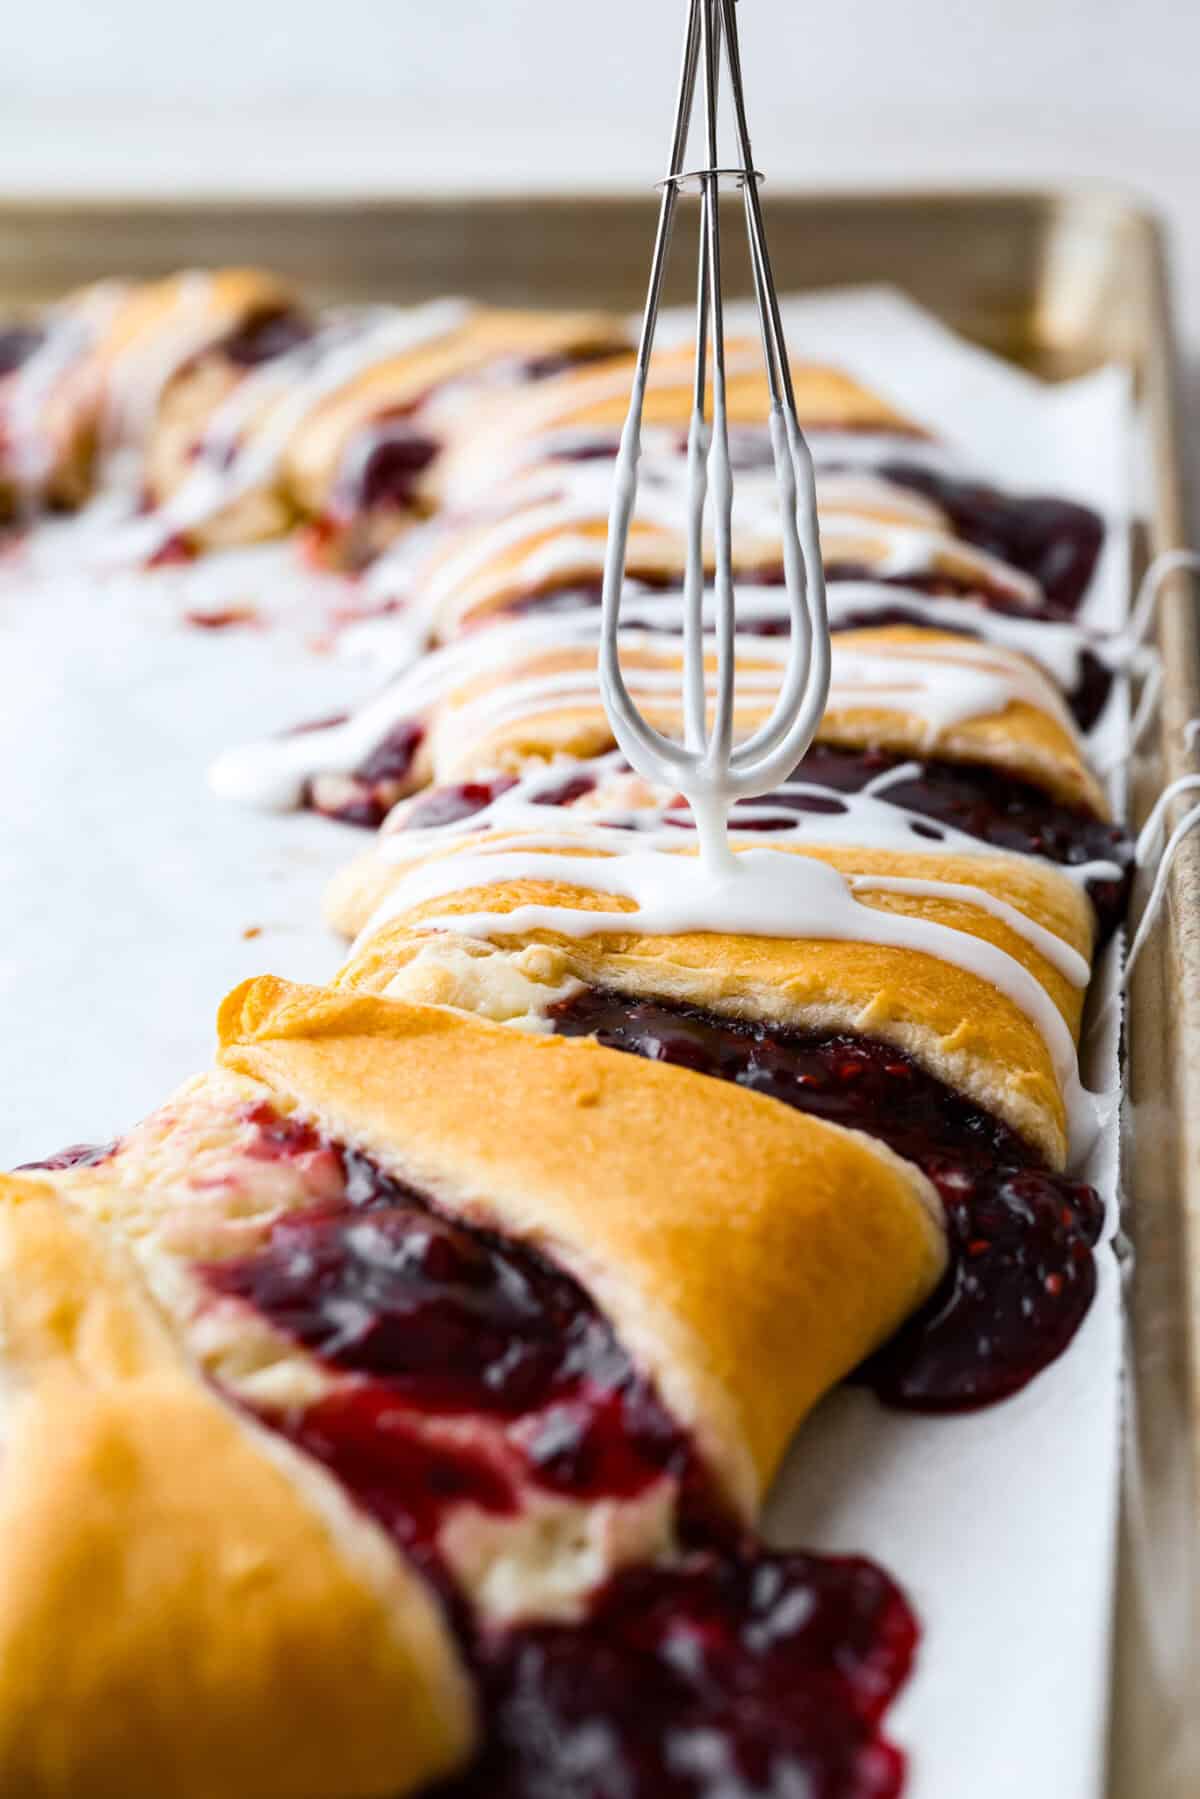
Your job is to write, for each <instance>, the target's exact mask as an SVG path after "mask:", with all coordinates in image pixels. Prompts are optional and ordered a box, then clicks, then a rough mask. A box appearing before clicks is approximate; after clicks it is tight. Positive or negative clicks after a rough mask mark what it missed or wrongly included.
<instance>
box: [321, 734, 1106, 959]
mask: <svg viewBox="0 0 1200 1799" xmlns="http://www.w3.org/2000/svg"><path fill="white" fill-rule="evenodd" d="M909 761H910V759H909V758H907V757H903V756H897V755H893V754H891V753H890V752H888V751H886V750H849V749H839V748H837V747H835V746H834V745H831V744H820V743H818V744H814V745H813V746H812V748H811V749H810V750H809V751H808V753H807V754H806V755H805V757H804V759H803V761H802V762H800V763H799V764H798V765H797V767H796V768H795V769H794V770H793V775H792V778H793V780H796V781H806V782H809V783H811V784H812V785H813V786H815V787H828V788H831V789H833V794H831V795H830V796H829V797H828V798H825V797H824V796H822V795H819V794H812V793H786V792H777V793H772V794H768V795H767V796H766V797H765V798H764V799H762V800H759V801H753V802H749V803H747V804H744V805H742V806H739V807H738V809H737V810H736V811H735V813H734V815H733V823H734V825H735V826H736V828H737V829H738V830H739V831H764V832H766V831H779V830H786V829H788V828H789V822H790V821H789V820H787V819H781V818H778V817H776V818H771V817H764V816H760V814H761V813H762V811H763V809H764V808H766V807H768V806H769V807H771V808H772V809H774V810H776V811H779V810H785V811H790V812H796V813H800V812H811V813H821V812H826V813H837V812H840V811H843V810H844V808H843V807H842V805H841V804H840V802H839V801H838V800H837V799H836V797H834V795H835V794H836V793H857V792H858V791H859V790H860V789H861V788H863V787H865V786H866V784H867V783H868V781H873V780H875V779H877V778H878V776H879V775H881V774H886V773H887V772H888V770H890V769H893V768H899V767H900V766H901V764H902V763H906V764H907V763H908V762H909ZM916 766H917V769H918V772H917V773H915V774H912V775H909V776H907V777H906V778H905V779H904V780H902V781H896V782H894V783H893V784H892V785H891V786H889V787H888V788H887V789H886V790H885V796H884V797H886V798H887V799H888V800H889V801H892V802H893V803H894V804H895V805H897V806H900V807H903V808H904V809H905V810H906V811H908V812H913V813H916V814H917V815H918V816H919V817H921V818H927V819H929V820H930V824H929V829H928V832H927V833H921V834H927V835H928V837H929V840H930V842H931V843H939V842H942V841H944V838H943V833H942V832H941V831H940V830H939V828H938V827H939V826H940V825H949V826H951V827H952V828H953V829H954V830H957V831H962V832H964V833H965V834H966V835H967V836H969V837H978V838H979V839H980V840H981V841H982V842H984V843H990V844H994V845H995V847H996V848H997V849H1004V850H1018V851H1020V852H1021V853H1022V854H1023V855H1027V856H1042V857H1044V858H1045V859H1046V860H1047V861H1049V862H1057V863H1058V864H1059V865H1060V866H1063V867H1067V868H1078V867H1081V866H1082V865H1083V864H1085V863H1088V862H1114V863H1116V864H1117V865H1118V867H1119V869H1120V871H1121V872H1120V873H1119V874H1118V875H1117V876H1116V877H1115V878H1111V879H1109V878H1105V877H1102V876H1096V877H1094V878H1092V879H1089V881H1088V883H1087V890H1088V894H1089V896H1090V898H1091V900H1092V904H1093V906H1094V907H1095V909H1096V918H1097V926H1098V932H1099V939H1100V941H1101V942H1105V941H1107V939H1108V938H1109V937H1110V936H1111V935H1112V933H1113V931H1114V930H1115V929H1116V927H1117V925H1118V924H1119V923H1120V922H1121V920H1122V918H1123V917H1124V915H1125V908H1126V905H1127V903H1128V898H1129V884H1130V881H1131V879H1132V874H1133V845H1132V843H1131V841H1130V838H1129V836H1128V834H1127V833H1126V832H1125V831H1124V830H1122V829H1121V828H1120V826H1118V825H1110V824H1106V823H1105V822H1104V820H1103V819H1098V818H1095V817H1093V816H1092V814H1091V813H1089V812H1085V811H1083V810H1082V809H1078V808H1075V807H1071V806H1065V805H1063V804H1062V803H1061V802H1060V801H1058V800H1054V799H1051V798H1050V796H1049V794H1047V793H1044V792H1043V791H1042V789H1041V788H1040V787H1033V786H1031V785H1030V784H1029V783H1028V782H1025V781H1019V780H1016V779H1014V778H1013V776H1011V775H1009V774H1008V773H1006V772H1005V771H1003V770H999V769H992V768H987V767H985V766H983V765H976V764H972V763H962V764H960V763H956V762H939V761H933V760H931V761H924V762H920V763H918V764H917V765H916ZM512 785H513V782H512V781H511V780H510V779H508V778H507V777H504V776H501V777H499V778H497V779H495V780H492V781H466V782H462V783H460V784H458V785H455V786H447V787H434V788H431V789H430V791H429V792H428V793H427V794H425V795H423V796H422V797H421V798H420V799H419V800H417V801H416V802H415V803H414V805H413V807H412V810H411V811H410V812H409V814H408V816H407V818H406V819H405V820H404V825H403V829H405V830H406V831H408V830H428V829H431V828H433V827H435V826H438V825H444V824H457V823H459V822H461V820H463V819H465V818H471V817H472V816H473V815H474V814H475V813H477V812H482V811H483V810H484V809H485V807H487V806H490V805H491V803H492V801H493V800H495V799H497V798H498V797H499V795H500V794H502V793H505V792H507V790H508V789H509V788H510V787H511V786H512ZM595 787H596V780H595V777H594V776H592V775H588V774H579V775H573V776H568V777H567V778H565V779H564V780H563V782H562V783H561V784H559V785H557V786H554V787H550V788H544V789H543V790H542V791H541V792H540V793H538V794H537V795H536V796H535V803H536V804H538V805H542V806H569V805H571V804H572V803H573V802H574V801H575V800H577V799H581V798H583V797H584V795H585V794H588V793H591V792H593V791H594V790H595ZM337 816H339V817H346V813H345V812H344V811H343V812H340V813H338V814H337ZM596 816H597V817H598V818H599V817H601V814H599V813H597V815H596ZM351 822H355V821H354V820H352V821H351ZM603 822H604V823H606V824H609V825H619V824H621V823H622V822H623V821H622V820H621V819H619V818H605V819H604V820H603ZM669 822H670V823H671V824H674V825H677V826H678V827H679V828H680V829H681V830H690V829H691V828H692V823H691V817H690V814H685V813H683V812H680V813H679V814H677V815H675V816H673V817H672V818H671V819H670V820H669Z"/></svg>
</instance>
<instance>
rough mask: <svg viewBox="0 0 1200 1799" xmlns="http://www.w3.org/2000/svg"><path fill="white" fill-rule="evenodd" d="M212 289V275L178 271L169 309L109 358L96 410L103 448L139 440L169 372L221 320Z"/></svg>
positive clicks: (201, 343) (200, 346)
mask: <svg viewBox="0 0 1200 1799" xmlns="http://www.w3.org/2000/svg"><path fill="white" fill-rule="evenodd" d="M215 295H216V283H215V280H214V278H213V276H212V275H209V274H205V273H203V272H201V271H199V270H196V269H190V270H188V271H187V272H186V273H185V274H182V275H180V276H179V277H178V280H177V284H176V289H175V294H174V298H173V300H172V303H171V307H170V310H169V315H168V316H167V317H166V318H164V319H161V320H159V321H157V322H156V323H155V324H154V325H153V326H152V327H151V328H150V329H149V330H148V331H146V332H145V333H144V334H142V335H140V336H137V337H135V338H134V339H133V341H132V342H131V343H129V344H127V345H126V346H125V348H124V349H123V350H121V351H120V352H118V354H117V355H116V356H115V357H114V358H113V361H112V363H111V364H110V366H109V369H108V373H107V377H106V381H105V391H104V395H103V400H102V405H101V416H100V436H101V441H102V442H103V444H104V446H105V448H106V450H110V451H111V450H117V449H120V448H121V447H122V445H130V444H141V443H142V442H144V440H145V438H146V436H147V434H148V432H149V429H150V426H151V424H152V423H153V420H154V415H155V412H156V410H157V408H158V403H159V400H160V399H161V397H162V394H163V390H164V389H165V388H166V386H167V384H168V382H169V381H170V380H171V377H172V376H173V375H174V374H176V373H177V371H178V370H179V369H180V368H182V367H183V365H184V363H185V362H187V361H188V360H189V358H191V357H192V356H194V355H195V354H196V353H197V351H199V350H202V349H203V348H204V347H205V345H206V344H207V343H208V342H209V341H210V340H211V338H212V335H213V330H214V326H216V328H217V329H220V328H221V326H222V325H224V324H225V322H226V321H225V318H224V315H223V314H220V313H216V312H215V311H214V304H213V303H214V299H215Z"/></svg>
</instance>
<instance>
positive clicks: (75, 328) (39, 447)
mask: <svg viewBox="0 0 1200 1799" xmlns="http://www.w3.org/2000/svg"><path fill="white" fill-rule="evenodd" d="M127 293H128V289H127V288H126V287H125V286H124V285H123V284H121V283H120V282H116V281H106V282H102V283H101V284H100V285H99V286H97V287H94V288H91V289H89V291H88V292H87V293H86V294H85V295H84V296H82V298H80V299H78V300H76V301H74V302H72V303H71V304H70V305H67V306H60V307H54V308H52V309H51V310H50V311H49V312H47V314H46V315H45V317H44V319H43V320H42V327H43V330H44V336H43V338H42V341H41V343H40V344H38V346H37V348H36V349H35V350H34V351H33V354H32V355H31V356H28V357H27V358H26V359H25V361H24V362H23V363H22V364H21V366H20V367H19V368H18V369H17V370H16V371H15V373H14V374H13V376H12V379H11V382H10V384H9V388H8V393H7V395H6V396H5V401H4V435H5V438H6V448H7V461H8V468H7V471H6V472H7V473H9V474H10V476H11V478H12V480H13V482H14V484H15V485H16V487H17V490H18V492H19V493H20V494H21V495H22V496H24V497H25V498H33V497H35V496H36V495H37V493H38V492H39V491H40V489H41V488H42V487H43V485H44V484H45V482H46V481H47V480H48V478H49V476H50V474H51V472H52V466H53V459H54V448H53V444H52V443H51V441H50V439H49V438H48V436H47V434H46V428H45V424H46V421H45V409H46V406H47V404H48V403H49V401H50V399H51V396H52V395H53V393H54V390H55V388H56V387H57V386H58V384H59V382H60V381H61V380H63V378H64V377H65V376H66V375H68V374H69V373H70V371H71V370H72V369H73V368H75V367H76V366H77V365H78V364H79V363H81V362H82V360H83V358H84V357H85V356H86V355H87V354H88V352H89V350H91V348H92V347H93V345H94V344H95V343H96V340H97V339H98V338H99V337H100V336H101V335H102V334H103V332H104V331H105V330H106V329H107V327H108V326H109V325H110V324H111V322H112V320H113V318H114V316H115V314H116V312H117V311H118V309H119V308H120V306H121V304H122V302H123V301H124V299H125V298H126V295H127Z"/></svg>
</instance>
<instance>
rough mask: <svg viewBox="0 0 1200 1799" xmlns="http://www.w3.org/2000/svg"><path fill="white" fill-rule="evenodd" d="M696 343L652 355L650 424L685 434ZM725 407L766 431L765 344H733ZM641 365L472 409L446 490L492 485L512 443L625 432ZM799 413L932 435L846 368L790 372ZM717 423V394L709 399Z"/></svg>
mask: <svg viewBox="0 0 1200 1799" xmlns="http://www.w3.org/2000/svg"><path fill="white" fill-rule="evenodd" d="M693 357H694V348H693V346H692V345H690V344H687V345H680V346H678V347H672V348H660V349H657V350H656V351H655V353H654V358H653V362H652V365H651V366H652V374H651V382H650V386H649V387H648V388H647V391H646V400H645V406H644V409H643V421H644V424H645V426H646V427H647V429H652V428H653V427H655V426H667V427H672V428H674V427H677V428H678V429H679V430H681V431H685V432H686V430H687V425H688V420H689V419H690V417H691V412H692V403H693V397H694V390H693V367H692V364H693ZM726 363H727V370H726V407H727V412H728V418H729V422H730V423H731V424H732V425H743V424H744V425H760V426H761V425H762V424H763V423H764V422H765V420H766V418H767V416H768V414H769V411H770V393H769V392H768V389H767V383H766V377H765V374H764V372H763V366H762V349H761V346H760V345H758V344H756V343H752V342H751V341H750V340H749V339H737V338H729V339H727V341H726ZM632 378H633V357H632V354H627V355H624V356H620V357H614V358H613V359H612V360H611V361H609V362H606V363H604V364H603V365H601V366H599V367H597V368H575V369H568V370H566V371H564V372H563V373H562V374H561V375H556V376H553V377H551V378H549V379H547V380H545V381H541V382H539V383H538V384H537V386H536V387H530V388H526V389H524V390H522V391H521V392H518V393H514V394H505V395H503V396H500V395H497V396H496V398H495V399H494V400H491V401H488V400H485V401H484V403H483V404H482V405H481V406H480V407H479V408H478V409H475V408H473V409H472V417H471V421H470V431H469V433H467V432H464V433H463V434H462V436H461V440H460V442H459V443H458V444H457V445H456V446H455V447H454V448H453V449H452V451H451V453H450V454H449V455H448V457H447V458H446V461H445V462H444V464H443V467H442V469H441V471H440V480H441V483H442V485H443V486H444V487H446V488H451V487H452V488H453V489H454V490H455V491H456V492H458V493H460V494H461V493H463V492H468V491H471V490H472V489H476V490H477V489H479V488H481V487H483V486H486V485H490V484H491V483H492V482H494V479H495V469H496V468H497V467H504V466H506V465H507V464H508V463H509V462H510V461H511V459H512V452H513V447H514V445H519V444H522V443H529V444H536V442H537V440H538V439H540V438H542V437H544V436H546V435H547V434H550V433H553V432H558V431H571V432H583V433H587V432H589V431H595V432H596V434H597V436H604V435H606V434H612V433H615V432H619V431H620V429H621V426H622V425H623V424H624V422H625V414H626V411H627V410H628V406H629V389H630V384H631V381H632ZM792 385H793V389H794V392H795V396H796V412H797V416H798V418H799V420H800V423H801V425H802V426H804V427H805V428H807V429H815V428H819V427H821V426H827V427H832V428H834V429H840V430H875V431H888V432H896V433H898V434H902V435H905V436H914V437H921V436H923V435H925V433H924V432H923V431H922V429H921V427H920V426H919V425H917V424H915V423H914V422H913V421H912V420H911V419H908V418H906V417H904V416H903V415H902V414H901V413H898V412H896V411H895V410H894V409H893V408H892V407H890V406H889V405H888V404H887V402H886V401H884V400H883V399H881V398H880V396H879V395H878V394H875V393H872V392H871V391H870V390H869V389H867V388H865V387H863V386H862V385H861V383H859V382H857V381H855V380H854V378H853V377H852V376H850V375H847V374H845V373H843V372H842V371H841V370H840V369H835V368H830V367H828V366H827V365H824V364H820V363H810V362H802V361H796V362H793V364H792ZM710 416H711V396H710Z"/></svg>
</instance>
